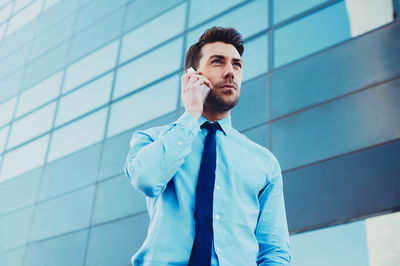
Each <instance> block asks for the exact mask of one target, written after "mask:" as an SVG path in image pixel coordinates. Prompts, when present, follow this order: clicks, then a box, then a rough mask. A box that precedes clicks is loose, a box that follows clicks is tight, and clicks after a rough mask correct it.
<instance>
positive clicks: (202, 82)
mask: <svg viewBox="0 0 400 266" xmlns="http://www.w3.org/2000/svg"><path fill="white" fill-rule="evenodd" d="M195 84H196V85H198V86H199V87H200V86H201V85H203V84H205V85H206V86H207V87H209V88H210V89H212V88H213V85H212V83H211V82H210V81H209V80H208V79H207V78H206V77H202V78H200V79H198V80H197V81H196V82H195Z"/></svg>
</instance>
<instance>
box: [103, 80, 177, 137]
mask: <svg viewBox="0 0 400 266" xmlns="http://www.w3.org/2000/svg"><path fill="white" fill-rule="evenodd" d="M179 81H180V76H179V75H175V76H172V77H171V78H168V79H166V80H164V81H161V82H159V83H157V84H155V85H154V86H151V87H150V88H147V89H145V90H143V91H140V92H138V93H135V94H133V95H132V96H129V97H127V98H125V99H123V100H121V101H119V102H116V103H114V104H113V105H112V106H111V114H110V122H109V125H108V131H107V137H111V136H113V135H116V134H118V133H119V132H122V131H125V130H127V129H130V128H132V127H135V126H137V125H140V124H143V123H145V122H147V121H149V120H152V119H154V118H156V117H159V116H161V115H163V114H166V113H169V112H172V111H173V110H175V109H176V106H177V100H178V95H179Z"/></svg>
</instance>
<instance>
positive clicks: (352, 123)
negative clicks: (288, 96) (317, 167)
mask: <svg viewBox="0 0 400 266" xmlns="http://www.w3.org/2000/svg"><path fill="white" fill-rule="evenodd" d="M399 86H400V80H399V79H397V80H395V81H392V82H388V83H384V84H382V85H380V86H377V87H374V88H370V89H368V90H364V91H362V92H359V93H357V94H353V95H351V96H348V97H345V98H342V99H340V100H337V101H334V102H330V103H327V104H325V105H322V106H319V107H316V108H312V109H309V110H307V111H304V112H301V113H299V114H296V115H294V116H290V117H288V118H284V119H281V120H278V121H276V122H274V123H273V124H272V148H273V152H274V153H275V154H276V155H277V157H278V158H279V159H281V160H280V162H281V166H282V169H289V168H293V167H296V166H300V165H304V164H307V163H311V162H313V161H317V160H322V159H325V158H328V157H331V156H335V155H339V154H343V153H346V152H350V151H353V150H357V149H361V148H364V147H367V146H371V145H375V144H378V143H383V142H385V141H388V140H393V139H396V138H399V137H400V124H399V123H398V121H399V120H398V115H397V114H399V113H400V104H399V103H400V90H399V89H398V88H399ZM383 118H384V119H383Z"/></svg>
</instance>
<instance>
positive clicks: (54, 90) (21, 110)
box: [15, 71, 64, 117]
mask: <svg viewBox="0 0 400 266" xmlns="http://www.w3.org/2000/svg"><path fill="white" fill-rule="evenodd" d="M63 74H64V71H61V72H58V73H57V74H55V75H52V76H51V77H49V78H46V79H45V80H44V81H41V82H40V83H39V84H36V85H35V86H33V87H32V88H30V89H28V90H26V91H24V92H22V93H21V94H20V96H19V101H18V107H17V112H16V114H15V115H16V116H17V117H18V116H20V115H23V114H25V113H27V112H29V111H31V110H33V109H35V108H36V107H39V106H40V105H42V104H44V103H47V102H49V101H51V100H53V99H55V98H56V97H57V96H58V94H59V92H60V86H61V81H62V77H63Z"/></svg>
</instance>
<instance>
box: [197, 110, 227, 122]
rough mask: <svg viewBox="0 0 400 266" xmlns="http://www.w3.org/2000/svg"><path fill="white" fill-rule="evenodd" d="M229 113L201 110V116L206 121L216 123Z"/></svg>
mask: <svg viewBox="0 0 400 266" xmlns="http://www.w3.org/2000/svg"><path fill="white" fill-rule="evenodd" d="M230 113H231V110H228V111H226V112H222V113H216V112H211V111H207V110H203V113H202V114H201V115H202V116H203V117H204V118H205V119H207V120H208V121H218V120H221V119H223V118H225V117H228V116H229V115H230Z"/></svg>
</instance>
